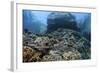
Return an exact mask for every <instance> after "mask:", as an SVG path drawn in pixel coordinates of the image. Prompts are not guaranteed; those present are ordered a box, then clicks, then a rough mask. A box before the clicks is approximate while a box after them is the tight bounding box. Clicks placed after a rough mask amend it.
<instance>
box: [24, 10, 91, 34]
mask: <svg viewBox="0 0 100 73" xmlns="http://www.w3.org/2000/svg"><path fill="white" fill-rule="evenodd" d="M50 13H52V12H50V11H33V10H23V29H28V30H30V31H32V32H34V33H43V32H46V30H47V25H48V24H47V17H48V15H49V14H50ZM70 13H71V14H73V16H74V17H75V19H76V22H77V26H78V27H79V28H80V29H82V30H83V31H86V32H91V13H84V12H81V13H79V12H70Z"/></svg>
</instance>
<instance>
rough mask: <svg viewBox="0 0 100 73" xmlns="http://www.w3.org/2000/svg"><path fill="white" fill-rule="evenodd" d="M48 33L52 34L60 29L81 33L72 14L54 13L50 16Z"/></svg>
mask: <svg viewBox="0 0 100 73" xmlns="http://www.w3.org/2000/svg"><path fill="white" fill-rule="evenodd" d="M47 24H48V26H47V32H52V31H55V30H57V29H58V28H67V29H72V30H75V31H79V28H78V27H77V22H76V20H75V17H74V16H73V15H72V14H71V13H64V12H53V13H51V14H50V15H48V19H47Z"/></svg>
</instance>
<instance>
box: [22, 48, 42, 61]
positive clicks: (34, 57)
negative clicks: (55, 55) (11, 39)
mask: <svg viewBox="0 0 100 73" xmlns="http://www.w3.org/2000/svg"><path fill="white" fill-rule="evenodd" d="M40 56H42V53H41V52H38V51H35V50H33V49H32V48H30V47H28V46H25V47H24V48H23V62H35V61H40V60H41V58H40Z"/></svg>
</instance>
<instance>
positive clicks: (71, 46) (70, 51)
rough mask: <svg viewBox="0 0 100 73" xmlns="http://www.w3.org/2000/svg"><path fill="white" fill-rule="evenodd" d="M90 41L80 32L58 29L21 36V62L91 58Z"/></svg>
mask: <svg viewBox="0 0 100 73" xmlns="http://www.w3.org/2000/svg"><path fill="white" fill-rule="evenodd" d="M90 46H91V44H90V41H89V40H87V39H86V38H85V37H83V36H82V35H81V33H80V32H78V31H74V30H71V29H64V28H63V29H62V28H59V29H57V30H55V31H53V32H51V33H45V34H33V33H31V34H30V35H27V33H25V34H23V62H44V61H61V60H82V59H90V58H91V49H90V48H91V47H90Z"/></svg>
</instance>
